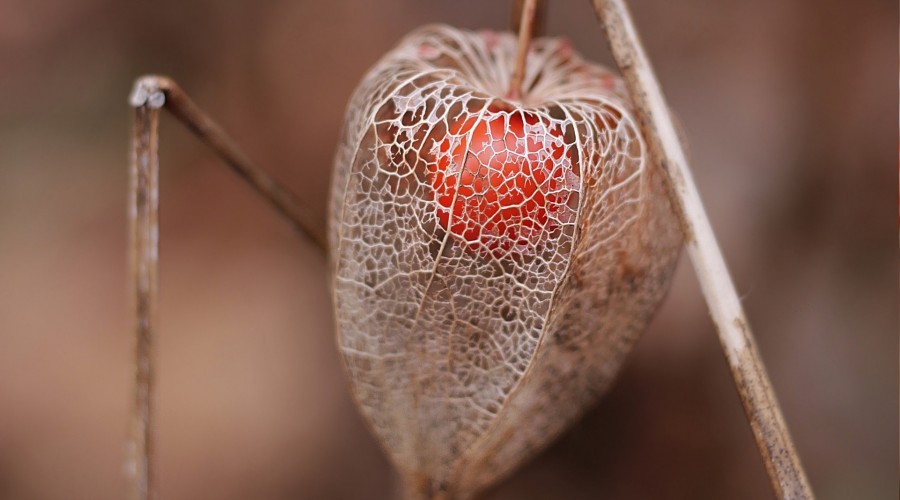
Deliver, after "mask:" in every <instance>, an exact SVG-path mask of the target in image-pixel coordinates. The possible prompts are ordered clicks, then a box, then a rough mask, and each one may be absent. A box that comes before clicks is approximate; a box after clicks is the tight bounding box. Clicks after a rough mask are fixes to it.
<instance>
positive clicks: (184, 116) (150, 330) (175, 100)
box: [126, 76, 325, 500]
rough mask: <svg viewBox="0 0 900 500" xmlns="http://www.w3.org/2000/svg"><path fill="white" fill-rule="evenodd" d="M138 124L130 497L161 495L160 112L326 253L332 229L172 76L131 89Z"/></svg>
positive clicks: (132, 215) (132, 206) (133, 188)
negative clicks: (157, 379)
mask: <svg viewBox="0 0 900 500" xmlns="http://www.w3.org/2000/svg"><path fill="white" fill-rule="evenodd" d="M131 105H132V106H133V107H134V108H135V109H134V129H133V132H132V146H131V167H130V173H131V181H130V187H129V198H130V200H129V214H128V215H129V221H130V226H131V230H130V231H131V242H130V245H131V275H132V281H133V283H134V286H135V288H134V294H135V295H134V307H135V310H134V317H135V334H136V337H137V344H136V352H135V358H136V363H135V388H134V409H133V411H134V413H133V417H132V432H131V442H130V444H129V450H128V462H127V467H126V470H127V473H128V475H129V479H130V481H129V484H130V491H129V498H132V499H134V500H152V499H155V498H156V497H157V495H156V490H155V481H154V473H153V472H154V471H153V470H154V467H153V442H154V437H153V434H154V432H153V398H154V395H153V383H154V373H153V372H154V370H153V343H154V332H155V323H156V309H157V303H158V300H157V290H158V282H159V275H158V272H157V269H158V262H159V115H160V109H162V108H165V109H167V110H169V111H170V112H171V113H172V114H173V115H175V116H176V117H177V118H178V119H179V120H180V121H181V122H182V123H184V124H185V125H187V127H188V128H189V129H191V131H192V132H194V134H196V135H197V136H198V137H199V138H200V139H201V140H202V141H203V142H205V143H206V144H208V145H209V146H210V147H211V148H212V149H213V150H214V151H215V152H216V154H218V155H219V156H220V157H221V158H222V159H224V160H225V162H226V163H227V164H228V166H230V167H231V168H232V170H234V171H235V172H236V173H237V174H238V175H239V176H240V177H241V178H242V179H244V180H245V181H246V182H247V183H248V184H249V185H250V186H251V187H252V188H253V189H254V190H255V191H256V192H258V193H259V194H260V195H262V197H263V198H265V199H266V200H267V201H269V203H271V204H272V206H273V207H274V208H275V209H276V210H277V211H278V212H280V213H281V214H282V215H284V216H285V217H287V218H288V219H289V220H290V221H291V222H293V223H294V225H295V226H296V227H297V228H298V229H299V230H300V231H301V232H302V233H303V234H305V235H306V236H307V237H308V238H309V239H310V240H311V241H312V242H313V243H314V244H315V245H316V246H317V247H318V248H319V249H320V250H321V251H322V252H323V253H324V252H325V229H324V227H323V225H322V223H321V222H318V223H317V222H314V219H313V218H312V216H311V214H310V211H309V210H308V209H307V208H306V207H304V206H303V205H302V204H301V203H299V202H298V201H297V199H296V198H295V197H294V196H293V195H291V194H290V193H289V192H288V191H287V190H286V189H285V188H284V187H282V186H281V184H279V183H278V182H277V181H275V180H274V179H273V178H272V177H270V176H269V175H268V174H266V173H265V172H263V171H262V170H260V169H259V168H257V167H256V166H254V165H253V163H252V162H251V161H250V160H249V159H248V158H247V155H245V154H244V153H243V151H241V150H240V148H238V147H237V145H236V144H235V142H234V141H233V140H232V139H231V138H230V137H228V135H227V134H226V133H225V132H224V131H223V130H222V128H221V127H219V126H218V125H217V124H216V123H215V122H214V121H212V119H210V118H209V117H208V116H207V115H206V114H205V113H204V112H203V111H202V110H201V109H200V108H199V107H197V105H196V104H194V102H193V101H192V100H191V99H190V98H189V97H188V96H187V94H185V93H184V91H183V90H181V88H180V87H179V86H178V85H177V84H176V83H175V82H173V81H172V80H170V79H168V78H165V77H160V76H146V77H143V78H139V79H138V80H137V81H136V82H135V85H134V90H133V91H132V94H131Z"/></svg>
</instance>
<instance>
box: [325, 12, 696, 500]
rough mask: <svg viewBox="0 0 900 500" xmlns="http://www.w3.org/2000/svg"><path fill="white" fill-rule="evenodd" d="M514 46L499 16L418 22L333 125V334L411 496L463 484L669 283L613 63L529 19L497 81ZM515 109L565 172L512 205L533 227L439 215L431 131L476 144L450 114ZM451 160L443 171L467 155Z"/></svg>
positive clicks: (663, 220)
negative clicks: (473, 23)
mask: <svg viewBox="0 0 900 500" xmlns="http://www.w3.org/2000/svg"><path fill="white" fill-rule="evenodd" d="M515 53H516V40H515V37H514V36H513V35H512V34H510V33H495V32H469V31H461V30H457V29H454V28H450V27H447V26H426V27H424V28H421V29H419V30H417V31H415V32H413V33H412V34H410V35H408V36H407V37H406V38H405V39H404V40H403V41H401V42H400V44H399V45H398V46H397V47H396V48H395V49H394V50H392V51H391V52H389V53H388V54H387V55H385V56H384V57H383V58H382V59H381V61H379V62H378V63H377V64H376V65H375V66H374V67H373V68H372V69H371V70H370V71H369V73H368V74H367V75H366V76H365V78H364V79H363V81H362V83H361V84H360V86H359V88H358V89H357V90H356V92H355V94H354V95H353V98H352V100H351V102H350V105H349V107H348V111H347V117H346V123H345V128H344V132H343V135H342V138H341V142H340V144H339V145H338V151H337V156H336V159H335V171H334V177H333V180H332V182H333V184H332V191H331V201H330V208H329V210H330V213H329V246H330V248H329V250H330V255H331V270H332V273H333V293H334V306H335V311H336V312H335V314H336V322H337V342H338V347H339V349H340V353H341V356H342V358H343V360H344V364H345V367H346V369H347V373H348V376H349V379H350V382H351V386H352V390H353V395H354V397H355V399H356V402H357V403H358V405H359V407H360V409H361V411H362V413H363V415H364V416H365V418H366V420H367V421H368V423H369V424H370V426H371V429H372V430H373V432H374V433H375V434H376V435H377V437H378V438H379V440H380V441H381V443H382V445H383V446H384V447H385V449H386V450H387V451H388V453H389V455H390V456H391V458H392V460H393V462H394V463H395V464H396V466H397V468H398V469H399V471H400V473H401V475H402V476H403V478H404V480H405V483H406V489H407V491H408V494H409V495H410V496H412V497H416V498H469V497H471V496H473V495H474V494H476V493H477V492H478V491H480V490H482V489H484V488H485V487H487V486H489V485H491V484H493V483H494V482H496V481H497V480H498V479H500V478H502V477H503V476H505V475H507V474H508V473H510V472H511V471H512V470H513V469H514V468H515V467H516V466H517V465H519V464H520V463H521V462H522V461H524V460H526V459H528V458H530V457H532V456H533V455H534V454H535V453H536V452H537V451H539V450H540V449H542V448H543V447H544V446H546V445H547V444H548V443H549V442H550V441H551V440H553V439H554V438H555V437H556V436H558V435H559V433H560V432H562V431H563V430H565V429H566V428H567V426H569V425H570V424H571V423H572V422H573V420H575V419H577V418H578V417H579V416H580V415H582V413H583V412H584V411H585V410H586V409H587V408H588V407H589V406H590V405H591V404H592V403H594V402H595V401H596V400H597V399H598V397H599V396H600V395H601V394H602V393H603V391H604V390H605V389H606V388H607V387H608V385H609V383H610V381H611V380H612V379H613V378H614V376H615V374H616V373H617V371H618V370H619V367H620V366H621V364H622V362H623V360H624V359H625V357H626V355H627V353H628V352H629V351H630V349H631V347H632V345H633V344H634V341H635V339H636V337H637V335H638V334H639V333H640V332H641V330H643V329H644V328H645V326H646V324H647V322H648V320H649V319H650V317H651V315H652V314H653V312H654V310H655V309H656V307H657V305H658V303H659V302H660V300H661V299H662V297H663V295H664V294H665V292H666V290H667V288H668V284H669V281H670V277H671V274H672V270H673V267H674V264H675V261H676V259H677V256H678V251H679V248H680V246H681V234H680V231H679V229H678V226H677V221H676V219H675V218H674V216H673V215H672V210H671V208H670V205H669V202H668V199H667V196H666V193H665V191H664V187H663V184H662V177H661V175H662V173H661V172H660V170H659V168H657V166H655V165H651V164H650V163H649V162H648V160H647V151H646V148H645V145H644V144H643V141H642V139H641V137H640V134H639V132H638V127H637V124H636V123H635V121H634V118H633V117H632V113H631V111H630V108H629V102H628V98H627V97H626V93H625V90H624V87H623V85H622V82H621V81H620V79H619V78H618V77H616V76H615V75H614V74H612V73H611V72H609V71H608V70H606V69H604V68H602V67H600V66H597V65H594V64H592V63H589V62H587V61H585V60H583V59H582V58H581V57H580V56H579V55H578V54H576V53H575V52H574V51H573V50H572V48H571V45H570V44H569V43H568V42H567V41H565V40H563V39H558V38H541V39H536V40H534V41H533V42H532V44H531V46H530V49H529V53H528V59H527V66H526V73H525V78H524V81H523V86H522V89H523V91H522V97H521V99H519V100H517V101H509V100H507V99H505V98H504V96H505V95H507V90H508V89H507V87H508V85H509V79H510V76H511V73H512V69H513V61H514V58H515ZM516 114H518V116H519V117H525V120H523V121H524V122H525V123H527V125H526V126H525V127H524V135H525V137H516V140H524V143H523V144H526V146H525V147H526V148H527V147H531V145H533V144H535V143H537V144H542V145H543V146H541V147H539V148H538V150H537V151H530V152H529V155H528V158H529V159H533V158H539V159H540V161H539V162H536V163H535V164H534V165H533V167H534V168H542V169H544V170H546V171H547V172H544V173H545V178H552V179H563V180H564V181H563V182H543V183H542V184H541V185H540V187H539V191H540V193H541V195H542V196H544V197H545V199H546V200H552V202H548V203H547V205H548V208H547V212H546V214H548V216H547V217H546V220H544V219H541V220H537V219H535V217H536V216H535V215H533V214H531V213H529V212H528V211H527V210H524V209H523V210H521V212H520V213H518V214H517V215H516V217H515V218H514V220H513V222H518V223H523V227H528V228H529V230H528V231H523V233H522V234H523V235H524V236H521V237H518V238H512V239H511V237H510V236H509V235H508V234H507V233H502V232H500V233H498V232H496V231H494V232H491V231H490V230H488V229H485V230H484V232H483V234H481V235H480V236H479V237H478V238H474V239H473V238H466V237H463V236H462V235H460V234H459V233H458V232H455V231H452V230H448V227H447V225H446V224H443V223H442V222H441V220H440V214H442V213H443V216H444V217H445V219H446V218H449V219H450V221H451V224H450V225H451V226H452V225H453V223H454V221H455V220H456V219H457V218H459V213H457V212H454V211H453V210H452V209H449V208H448V207H447V206H445V205H442V204H441V203H439V202H438V200H437V196H436V195H435V189H434V187H433V182H432V177H431V176H432V175H434V174H433V172H434V171H435V170H436V163H437V161H438V160H437V158H439V157H440V156H441V155H442V154H444V155H445V156H446V153H445V152H443V151H442V150H441V148H442V147H444V148H445V149H446V145H447V144H449V145H450V146H451V150H452V149H453V148H454V147H456V146H458V145H459V144H463V146H464V147H465V146H466V145H475V144H476V141H472V138H471V137H470V136H471V134H472V129H473V127H459V126H455V124H459V123H466V121H467V120H469V123H478V122H479V121H482V122H484V123H494V122H495V121H496V120H498V119H499V120H510V117H511V116H514V115H516ZM507 133H511V132H507ZM467 134H468V135H467ZM492 139H493V140H494V141H488V142H489V143H492V144H496V143H497V142H496V141H497V140H499V141H501V143H502V140H503V138H497V137H493V138H492ZM560 150H562V151H564V153H565V154H562V155H560V154H558V152H559V151H560ZM472 153H473V154H476V155H477V153H483V151H479V152H472ZM554 153H557V154H554ZM497 154H505V155H508V154H509V153H504V152H502V151H501V152H498V153H497ZM479 157H481V156H479ZM506 160H509V158H506ZM520 160H521V161H526V160H523V159H521V158H520ZM467 161H468V160H467ZM509 161H514V160H509ZM452 163H453V164H451V165H450V166H449V168H448V175H457V174H458V172H460V171H461V166H460V165H459V164H458V163H462V160H461V159H460V161H458V162H452ZM558 169H560V170H558ZM486 175H487V174H486ZM492 175H498V174H497V173H496V172H495V173H494V174H492ZM495 184H496V183H494V184H492V183H490V182H487V180H485V183H484V185H485V186H489V187H488V189H490V186H493V185H495ZM454 202H455V200H454ZM466 224H469V225H468V226H467V229H468V230H470V231H471V230H475V231H477V230H479V228H477V227H470V226H471V224H472V221H468V222H466ZM466 234H469V233H466ZM498 249H499V250H498Z"/></svg>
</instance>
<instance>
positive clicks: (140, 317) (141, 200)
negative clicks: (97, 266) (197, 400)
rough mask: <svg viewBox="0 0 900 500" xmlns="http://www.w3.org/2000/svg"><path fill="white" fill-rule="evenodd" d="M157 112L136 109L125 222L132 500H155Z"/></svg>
mask: <svg viewBox="0 0 900 500" xmlns="http://www.w3.org/2000/svg"><path fill="white" fill-rule="evenodd" d="M158 125H159V108H158V107H153V106H140V107H138V108H137V109H135V120H134V129H133V135H132V147H131V167H130V177H131V180H130V182H131V185H130V189H129V197H130V200H129V213H128V216H129V222H130V226H131V227H130V232H131V275H132V280H133V282H134V287H135V288H134V293H135V295H134V318H135V334H136V337H137V344H136V359H137V362H136V363H135V390H134V410H133V411H134V413H133V416H132V422H131V442H130V443H129V448H128V459H127V460H128V462H127V467H126V471H127V474H128V476H129V479H130V480H131V481H130V484H131V491H130V497H131V498H133V499H135V500H149V499H155V498H156V494H155V490H154V481H153V425H152V414H153V412H152V410H153V406H152V403H153V398H152V395H153V364H152V362H151V356H150V354H151V352H152V350H153V330H154V323H155V317H156V314H155V312H156V304H157V283H158V281H159V279H158V274H157V263H158V257H159V253H158V248H159V155H158V147H159V135H158V133H157V132H158Z"/></svg>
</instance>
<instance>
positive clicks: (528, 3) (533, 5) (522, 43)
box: [507, 0, 537, 99]
mask: <svg viewBox="0 0 900 500" xmlns="http://www.w3.org/2000/svg"><path fill="white" fill-rule="evenodd" d="M536 12H537V0H524V5H523V6H522V17H521V21H520V22H519V46H518V51H517V52H516V64H515V66H514V67H513V73H512V77H511V78H510V80H509V90H508V91H507V93H508V95H509V98H510V99H519V98H521V96H522V80H524V79H525V62H526V61H527V60H528V46H529V45H530V43H531V36H532V34H533V33H534V17H535V13H536Z"/></svg>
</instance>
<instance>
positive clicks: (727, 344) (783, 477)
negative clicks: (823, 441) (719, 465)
mask: <svg viewBox="0 0 900 500" xmlns="http://www.w3.org/2000/svg"><path fill="white" fill-rule="evenodd" d="M593 4H594V9H595V10H596V12H597V16H598V17H599V18H600V21H601V24H602V25H603V28H604V30H605V32H606V36H607V39H608V40H609V44H610V48H611V49H612V53H613V57H614V58H615V60H616V62H617V64H618V65H619V68H620V69H621V71H622V75H623V77H624V78H625V83H626V86H627V87H628V91H629V93H630V94H631V98H632V100H633V105H634V109H635V111H637V113H638V119H639V121H640V125H641V129H642V132H643V135H644V137H645V139H646V140H647V143H648V144H649V146H650V152H651V154H652V155H654V157H655V158H656V160H657V162H658V164H659V165H661V166H662V167H663V169H664V170H665V172H666V177H667V178H668V179H669V182H668V183H669V195H670V198H671V199H672V204H673V207H674V208H675V210H676V212H677V213H678V215H679V219H680V220H681V226H682V229H683V231H684V236H685V245H686V246H687V250H688V254H689V255H690V257H691V262H692V263H693V265H694V269H695V271H696V274H697V278H698V280H699V281H700V286H701V288H702V289H703V294H704V296H705V297H706V301H707V304H708V305H709V310H710V313H711V315H712V318H713V321H714V322H715V324H716V327H717V330H718V332H719V341H720V343H721V344H722V349H723V351H724V352H725V357H726V359H727V360H728V364H729V366H730V367H731V373H732V376H733V377H734V381H735V384H736V385H737V389H738V394H739V395H740V397H741V402H742V403H743V405H744V411H745V413H746V415H747V420H748V421H749V422H750V427H751V428H752V429H753V435H754V437H755V438H756V444H757V446H758V448H759V452H760V456H761V457H762V459H763V461H764V462H765V465H766V470H767V472H768V474H769V478H770V480H771V482H772V486H773V488H774V489H775V493H776V494H777V495H778V497H779V498H790V499H806V498H813V493H812V490H811V488H810V486H809V482H808V480H807V479H806V475H805V474H804V472H803V467H802V465H801V463H800V458H799V457H798V455H797V452H796V450H795V447H794V444H793V442H792V441H791V437H790V434H789V433H788V430H787V426H786V425H785V422H784V417H783V416H782V414H781V409H780V407H779V406H778V402H777V401H776V399H775V393H774V391H773V390H772V387H771V384H770V382H769V378H768V376H767V375H766V370H765V367H764V366H763V363H762V359H761V358H760V356H759V352H758V351H757V349H756V346H755V342H754V339H753V334H752V332H751V331H750V325H749V324H748V322H747V319H746V317H745V315H744V311H743V309H742V307H741V303H740V299H739V297H738V294H737V291H736V290H735V288H734V284H733V283H732V280H731V276H730V275H729V273H728V269H727V267H726V266H725V259H724V257H723V256H722V252H721V250H720V249H719V246H718V243H717V242H716V238H715V235H714V234H713V231H712V226H711V225H710V222H709V218H708V217H707V215H706V212H705V210H704V208H703V204H702V202H701V201H700V194H699V192H698V191H697V187H696V185H695V184H694V180H693V178H692V176H691V171H690V167H689V166H688V162H687V158H686V156H685V153H684V149H683V147H682V144H681V141H680V140H679V138H678V134H677V132H676V128H675V126H674V124H673V122H672V117H671V115H670V114H669V108H668V106H667V105H666V102H665V99H664V97H663V94H662V90H661V88H660V85H659V82H658V81H657V79H656V75H655V74H654V72H653V68H652V67H651V66H650V62H649V60H648V58H647V55H646V53H645V52H644V49H643V46H642V45H641V42H640V39H639V38H638V35H637V29H636V28H635V26H634V22H633V21H632V19H631V14H630V13H629V11H628V8H627V7H626V5H625V2H624V0H593Z"/></svg>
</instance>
